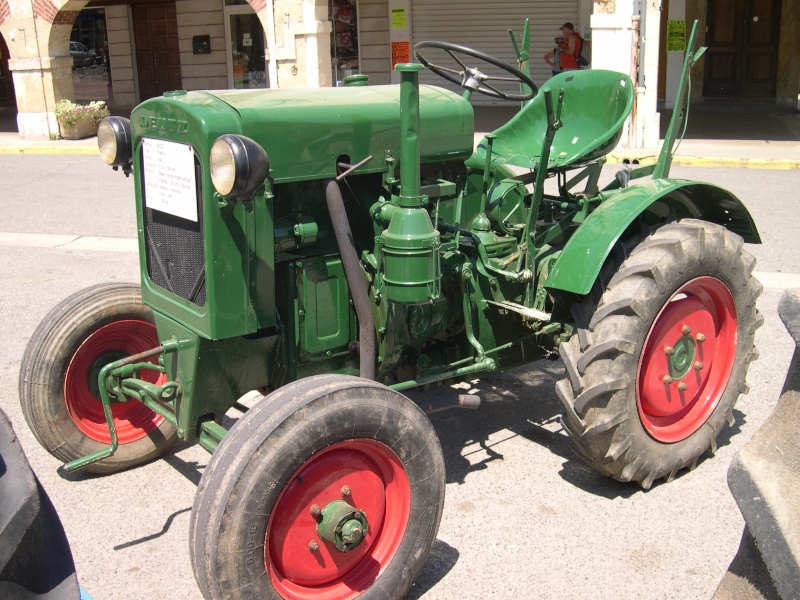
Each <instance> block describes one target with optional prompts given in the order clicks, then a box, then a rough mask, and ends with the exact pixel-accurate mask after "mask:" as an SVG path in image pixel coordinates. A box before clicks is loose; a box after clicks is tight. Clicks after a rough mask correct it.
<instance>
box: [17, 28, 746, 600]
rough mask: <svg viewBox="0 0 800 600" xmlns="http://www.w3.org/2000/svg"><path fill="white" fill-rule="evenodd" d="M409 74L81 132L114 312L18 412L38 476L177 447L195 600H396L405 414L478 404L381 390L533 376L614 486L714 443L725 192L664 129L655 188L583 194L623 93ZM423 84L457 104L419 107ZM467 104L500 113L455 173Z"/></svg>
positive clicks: (437, 458)
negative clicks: (92, 168) (193, 449)
mask: <svg viewBox="0 0 800 600" xmlns="http://www.w3.org/2000/svg"><path fill="white" fill-rule="evenodd" d="M692 40H693V36H692ZM692 47H693V46H692V45H691V42H690V45H689V48H692ZM436 51H439V52H444V55H443V56H444V57H445V58H446V59H447V60H448V61H453V65H450V66H443V64H442V63H441V62H433V61H432V60H431V58H430V55H431V53H432V52H436ZM701 53H702V50H701V51H700V52H698V53H695V54H691V53H687V59H686V64H685V66H684V77H683V82H684V83H685V82H686V80H687V77H688V66H689V64H690V63H691V62H693V61H695V60H696V59H697V58H698V57H699V55H700V54H701ZM416 56H417V59H418V60H419V61H420V63H421V64H419V63H415V64H401V65H398V66H397V68H396V70H397V71H399V72H400V73H401V78H402V81H401V83H400V84H399V85H392V86H369V85H365V82H364V81H363V78H356V79H355V81H352V80H351V81H350V83H351V85H348V86H346V87H343V88H333V89H304V90H285V89H276V90H236V91H233V90H231V91H215V92H189V93H187V92H184V91H175V92H169V93H167V94H164V96H163V97H160V98H155V99H151V100H148V101H146V102H144V103H142V104H141V105H140V106H138V107H137V108H136V109H135V110H134V111H133V112H132V114H131V118H130V120H128V119H124V118H119V117H109V118H108V119H106V120H105V121H104V122H103V123H102V124H101V125H100V130H99V134H98V141H99V145H100V151H101V154H102V157H103V159H104V160H105V161H106V162H107V163H108V164H110V165H112V166H114V168H115V169H116V168H121V169H122V170H123V171H124V172H125V173H126V174H131V173H132V174H133V176H134V179H135V190H136V207H137V218H138V237H139V248H140V255H139V261H140V266H141V286H139V285H133V284H130V285H122V284H107V285H100V286H96V287H92V288H89V289H87V290H84V291H82V292H79V293H78V294H76V295H74V296H72V297H70V298H68V299H66V300H65V301H63V302H62V303H61V304H60V305H59V306H57V307H56V308H55V309H54V310H53V311H52V312H51V313H50V314H49V315H48V316H47V317H46V318H45V319H44V321H43V322H42V324H41V325H40V326H39V328H38V329H37V330H36V332H35V333H34V335H33V337H32V339H31V341H30V343H29V346H28V348H27V351H26V353H25V356H24V358H23V361H22V366H21V374H20V396H21V402H22V406H23V409H24V413H25V417H26V419H27V422H28V424H29V426H30V428H31V430H32V431H33V433H34V435H35V436H36V437H37V439H38V440H39V441H40V442H41V443H42V445H43V446H44V447H45V448H46V449H47V450H48V451H49V452H51V453H52V454H53V455H54V456H56V457H57V458H59V459H60V460H62V461H64V462H65V463H67V464H66V465H65V467H64V468H65V469H66V470H67V471H74V470H76V469H86V470H87V471H92V472H95V473H111V472H115V471H119V470H122V469H126V468H129V467H133V466H135V465H139V464H142V463H144V462H147V461H149V460H151V459H154V458H156V457H158V456H160V455H162V454H163V453H165V452H167V451H168V450H169V448H170V446H171V445H172V444H173V442H175V441H176V440H177V439H178V438H180V439H182V440H185V441H192V440H197V441H198V442H199V443H200V444H201V445H202V446H203V447H204V448H206V449H208V450H209V451H210V452H211V453H212V456H211V458H210V461H209V463H208V466H207V467H206V469H205V471H204V473H203V476H202V480H201V481H200V484H199V487H198V489H197V494H196V498H195V502H194V507H193V510H192V518H191V557H192V563H193V567H194V573H195V576H196V578H197V582H198V584H199V587H200V590H201V591H202V593H203V595H204V596H205V597H206V598H237V599H244V598H286V599H288V598H326V599H332V600H343V599H345V598H352V597H355V596H359V595H362V594H363V596H364V597H365V598H401V597H402V596H403V595H404V594H405V592H406V590H408V588H409V586H410V585H411V584H412V582H413V581H414V579H415V578H416V577H417V575H418V574H419V572H420V570H421V569H422V567H423V564H424V563H425V560H426V558H427V556H428V554H429V552H430V549H431V545H432V543H433V541H434V539H435V537H436V533H437V530H438V526H439V522H440V519H441V516H442V509H443V505H444V491H445V472H444V469H445V465H444V460H443V455H442V451H441V448H440V445H439V441H438V438H437V436H436V433H435V431H434V429H433V427H432V426H431V423H430V422H429V420H428V419H427V417H426V415H425V412H430V411H433V410H440V409H442V408H448V407H454V406H466V407H475V406H476V405H477V404H479V401H480V399H479V398H476V397H475V396H469V395H462V396H458V395H457V394H456V393H455V392H452V393H450V395H447V391H449V388H446V387H444V388H439V389H440V390H446V391H445V393H444V395H438V396H436V397H433V398H427V399H426V400H425V401H424V402H421V403H419V404H417V403H415V402H412V401H411V400H410V399H409V398H408V397H406V396H405V395H404V394H403V391H404V390H408V389H411V388H428V387H432V386H433V385H434V384H442V383H444V384H447V383H453V382H456V381H458V380H464V379H475V378H479V377H480V376H481V374H483V373H494V372H497V371H500V370H505V369H509V368H512V367H517V366H519V365H523V364H526V363H530V362H532V361H534V360H537V359H540V358H542V357H556V356H558V355H560V356H561V358H562V359H563V361H564V364H565V366H566V376H565V378H564V379H563V380H562V381H560V382H559V383H558V385H557V392H558V396H559V398H560V399H561V401H562V402H563V405H564V415H563V420H562V423H563V427H564V429H565V430H566V431H567V432H568V434H569V435H570V437H571V439H572V442H573V444H574V447H575V449H576V451H577V454H578V455H580V457H581V458H583V459H584V460H585V461H586V462H587V463H588V464H590V465H592V466H593V467H594V468H596V469H597V470H598V471H600V472H602V473H605V474H606V475H608V476H610V477H613V478H614V479H617V480H620V481H633V482H638V483H639V484H641V485H642V486H643V487H644V488H649V487H650V486H651V485H652V484H653V482H654V481H656V480H659V479H664V480H667V481H669V480H671V479H672V478H673V477H675V475H676V474H677V473H678V472H679V471H681V470H682V469H684V468H687V469H691V468H693V466H694V465H695V463H696V461H697V460H698V457H700V456H701V455H702V454H703V453H704V452H705V451H706V450H708V449H710V450H711V451H713V450H714V449H715V439H716V437H717V435H718V434H719V432H720V430H721V428H722V427H723V426H724V424H725V423H726V422H728V423H729V424H732V423H733V414H732V409H733V406H734V404H735V402H736V400H737V398H738V396H739V394H740V393H742V392H743V391H744V390H745V389H746V387H745V384H744V380H745V374H746V371H747V368H748V363H749V362H750V361H751V360H752V359H753V358H754V357H755V356H756V353H755V350H754V347H753V337H754V333H755V330H756V328H757V327H758V326H759V325H760V324H761V318H760V316H759V314H758V313H757V311H756V299H757V297H758V295H759V293H760V290H761V286H760V285H759V283H758V282H757V281H756V280H755V279H753V278H752V271H753V266H754V260H753V258H752V257H751V256H750V254H748V253H747V252H746V251H745V249H744V247H743V242H749V243H758V242H759V236H758V232H757V230H756V227H755V225H754V223H753V220H752V218H751V217H750V215H749V213H748V211H747V210H746V209H745V207H744V206H743V205H742V203H741V202H740V201H739V200H738V199H737V198H736V197H734V196H733V195H732V194H731V193H729V192H727V191H726V190H724V189H721V188H719V187H716V186H714V185H710V184H706V183H697V182H693V181H686V180H678V179H671V178H669V177H668V173H669V167H670V163H671V152H672V147H673V145H674V141H675V139H676V132H677V130H678V127H679V124H680V118H681V116H682V112H681V111H680V110H677V111H676V113H675V115H674V116H673V122H672V125H671V127H670V130H669V133H668V135H667V140H666V141H665V144H664V149H663V150H662V152H661V154H660V157H659V160H658V162H657V163H656V164H654V165H650V166H641V167H638V168H636V169H634V170H632V171H630V170H628V171H622V172H620V174H619V175H618V176H617V177H616V178H614V180H613V181H612V183H611V184H609V185H607V186H605V187H603V188H602V189H600V188H599V179H600V176H601V167H602V166H603V164H604V163H605V158H604V157H605V155H606V154H607V153H608V152H609V151H610V150H611V149H613V148H614V146H615V145H616V144H617V142H618V140H619V138H620V135H621V132H622V127H623V124H624V123H625V120H626V118H627V117H628V115H629V113H630V111H631V106H632V101H633V95H634V89H633V84H632V82H631V80H630V78H629V77H628V76H626V75H624V74H620V73H617V72H612V71H602V70H581V71H570V72H565V73H562V74H560V75H557V76H555V77H553V78H552V79H550V80H549V81H547V83H546V84H545V85H544V86H543V88H542V89H541V90H537V87H536V85H535V83H534V82H533V81H532V80H531V79H530V76H529V75H528V74H527V73H526V72H525V69H524V67H523V68H516V67H515V66H513V65H508V64H505V63H502V62H500V61H498V60H497V59H495V58H493V57H491V56H488V55H485V54H482V53H480V52H476V51H474V50H470V49H466V48H463V47H461V46H454V45H451V44H444V43H440V42H427V43H423V44H421V45H419V46H417V48H416ZM478 61H484V62H488V63H491V64H492V65H494V66H499V67H500V68H502V69H503V70H504V71H505V72H506V74H505V75H503V76H496V75H493V76H486V75H485V73H484V72H483V71H481V70H479V69H477V68H474V67H473V66H472V65H473V64H474V63H475V62H478ZM423 65H424V66H425V67H428V68H429V69H431V70H432V71H433V72H435V73H438V74H439V75H442V76H443V77H445V78H448V79H451V80H453V81H456V82H457V83H459V84H460V85H462V86H463V88H464V93H463V95H458V94H455V93H453V92H450V91H448V90H446V89H443V88H440V87H435V86H427V85H420V84H419V79H418V78H419V72H420V71H421V70H422V69H423V68H424V66H423ZM492 68H494V67H492ZM484 70H487V69H484ZM512 80H513V81H515V82H516V81H519V82H520V84H521V85H520V87H519V92H517V91H516V89H517V88H516V87H514V88H513V90H512V91H510V92H509V91H508V87H509V86H508V83H509V82H510V81H512ZM504 86H505V87H504ZM685 89H686V88H685V86H681V90H680V91H679V94H678V106H681V105H682V103H683V100H684V98H685V95H686V93H685ZM475 92H477V93H485V94H489V95H492V96H496V97H503V98H507V99H511V100H518V101H522V102H523V107H522V108H521V110H520V111H519V113H518V114H516V115H515V116H514V117H513V118H512V119H511V120H510V121H509V122H508V123H507V124H506V125H504V126H502V127H501V128H499V129H498V130H496V131H494V132H493V133H491V134H489V135H487V136H486V137H485V138H484V139H483V140H481V141H480V142H479V143H478V144H477V148H476V147H474V138H473V136H474V131H473V128H474V126H473V109H472V107H471V105H470V103H469V97H470V96H471V94H472V93H475ZM647 176H650V177H647ZM253 390H256V391H258V392H259V393H260V396H259V398H258V400H257V401H255V402H254V403H251V405H250V406H249V407H248V406H245V405H244V403H242V402H240V399H241V398H242V396H243V395H245V394H246V393H248V392H251V391H253ZM440 394H441V392H440ZM232 409H234V410H238V411H241V412H242V413H243V414H242V415H241V417H240V418H238V420H237V421H236V423H235V425H233V427H232V428H231V429H230V431H227V430H226V429H225V428H224V427H222V425H221V423H222V422H223V417H224V415H225V414H226V413H228V412H229V411H230V410H232ZM423 409H424V410H423Z"/></svg>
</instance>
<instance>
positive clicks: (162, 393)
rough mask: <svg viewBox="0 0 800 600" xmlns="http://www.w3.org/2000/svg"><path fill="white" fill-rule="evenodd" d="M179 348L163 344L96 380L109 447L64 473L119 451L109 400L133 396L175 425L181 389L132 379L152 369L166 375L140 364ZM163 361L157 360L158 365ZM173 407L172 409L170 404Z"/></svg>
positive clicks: (176, 344)
mask: <svg viewBox="0 0 800 600" xmlns="http://www.w3.org/2000/svg"><path fill="white" fill-rule="evenodd" d="M179 348H180V342H177V341H174V340H171V341H169V342H165V343H164V345H163V346H157V347H155V348H153V349H152V350H147V351H145V352H140V353H139V354H134V355H132V356H128V357H125V358H122V359H120V360H117V361H114V362H111V363H108V364H107V365H106V366H104V367H103V368H102V369H100V374H99V375H98V376H97V381H98V384H99V388H100V401H101V402H102V403H103V414H104V415H105V418H106V424H107V425H108V434H109V436H110V437H111V445H110V446H109V447H108V448H105V449H103V450H98V451H97V452H93V453H92V454H89V455H88V456H84V457H83V458H79V459H76V460H73V461H72V462H69V463H67V464H65V465H64V466H63V467H62V468H63V469H64V472H66V473H73V472H75V471H78V470H79V469H83V468H84V467H87V466H89V465H91V464H92V463H96V462H97V461H99V460H103V459H104V458H108V457H109V456H112V455H113V454H114V453H115V452H116V451H117V448H118V447H119V439H118V437H117V428H116V426H115V425H114V415H113V414H112V412H111V404H112V400H111V397H112V396H113V398H114V401H116V402H129V401H130V400H129V398H128V396H132V397H133V398H135V399H136V400H138V401H139V402H141V403H142V404H144V405H145V406H147V407H148V408H150V409H151V410H153V411H155V412H157V413H158V414H160V415H161V416H162V417H164V418H165V419H167V420H169V421H172V422H173V423H175V424H176V425H177V422H178V421H177V418H176V417H175V414H176V413H177V401H178V400H179V399H180V396H181V386H180V384H179V383H177V382H175V381H168V382H166V383H165V384H163V385H155V384H153V383H150V382H148V381H143V380H141V379H136V378H134V377H131V376H132V375H135V374H136V373H137V372H138V371H140V370H142V369H151V370H154V371H158V372H160V373H166V368H165V367H164V366H163V364H158V365H155V364H153V363H151V362H141V361H144V359H146V358H150V357H152V356H157V355H164V354H167V353H170V352H176V351H177V350H178V349H179ZM162 362H163V360H162V359H159V363H162ZM168 403H172V406H170V404H168Z"/></svg>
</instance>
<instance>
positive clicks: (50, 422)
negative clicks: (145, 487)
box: [19, 283, 177, 473]
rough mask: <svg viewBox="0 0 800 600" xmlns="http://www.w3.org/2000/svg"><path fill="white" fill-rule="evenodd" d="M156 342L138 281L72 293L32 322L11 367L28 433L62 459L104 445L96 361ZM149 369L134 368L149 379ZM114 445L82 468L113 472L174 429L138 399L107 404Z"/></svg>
mask: <svg viewBox="0 0 800 600" xmlns="http://www.w3.org/2000/svg"><path fill="white" fill-rule="evenodd" d="M158 345H159V341H158V335H157V333H156V327H155V325H154V322H153V311H152V310H151V309H150V308H149V307H147V306H145V305H144V304H143V303H142V297H141V290H140V288H139V286H138V285H135V284H128V283H107V284H101V285H96V286H93V287H90V288H87V289H85V290H82V291H80V292H78V293H76V294H73V295H72V296H70V297H69V298H67V299H66V300H64V301H63V302H61V303H60V304H59V305H58V306H56V307H55V308H54V309H53V310H52V311H51V312H50V313H49V314H48V315H47V316H46V317H45V318H44V319H43V320H42V322H41V323H40V324H39V326H38V327H37V328H36V331H34V333H33V336H31V339H30V341H29V342H28V347H27V348H26V349H25V354H24V355H23V357H22V365H21V366H20V374H19V397H20V403H21V405H22V412H23V414H24V415H25V420H26V421H27V422H28V426H29V427H30V429H31V431H32V432H33V435H34V436H36V439H37V440H39V443H40V444H41V445H42V446H44V448H45V449H46V450H47V451H48V452H50V454H52V455H53V456H55V457H56V458H58V459H59V460H61V461H63V462H69V461H72V460H75V459H77V458H82V457H84V456H87V455H88V454H91V453H93V452H97V451H98V450H102V449H104V448H107V447H108V446H109V444H110V443H111V436H110V433H109V430H108V425H107V424H106V419H105V415H104V413H103V405H102V402H101V401H100V396H99V388H98V383H97V375H98V374H99V372H100V368H102V367H103V366H105V365H106V364H108V363H110V362H112V361H114V360H119V359H120V358H123V357H125V356H129V355H132V354H137V353H139V352H144V351H145V350H150V349H152V348H155V347H156V346H158ZM159 375H160V374H159V373H157V372H156V371H142V372H141V373H140V376H141V377H142V378H144V379H147V380H148V381H151V382H154V383H155V382H157V381H164V380H165V379H164V376H163V375H161V376H160V377H159ZM112 413H113V415H114V425H115V427H116V430H117V436H118V439H119V447H118V448H117V451H116V452H115V453H114V455H113V456H110V457H108V458H105V459H103V460H101V461H98V462H96V463H92V464H91V465H89V466H88V467H86V470H87V471H90V472H93V473H114V472H116V471H121V470H123V469H127V468H130V467H133V466H136V465H139V464H142V463H145V462H148V461H150V460H153V459H154V458H157V457H158V456H160V455H161V454H163V453H164V452H166V451H167V450H168V449H169V447H170V446H171V445H172V444H173V443H174V442H175V440H176V438H177V431H176V428H175V427H174V426H173V425H172V424H171V423H170V422H169V421H167V420H166V419H165V418H164V417H162V416H161V415H158V414H157V413H155V412H153V411H152V410H150V409H149V408H147V407H146V406H144V405H143V404H141V403H139V402H138V401H135V400H133V401H128V402H121V403H117V404H114V405H113V406H112Z"/></svg>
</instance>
